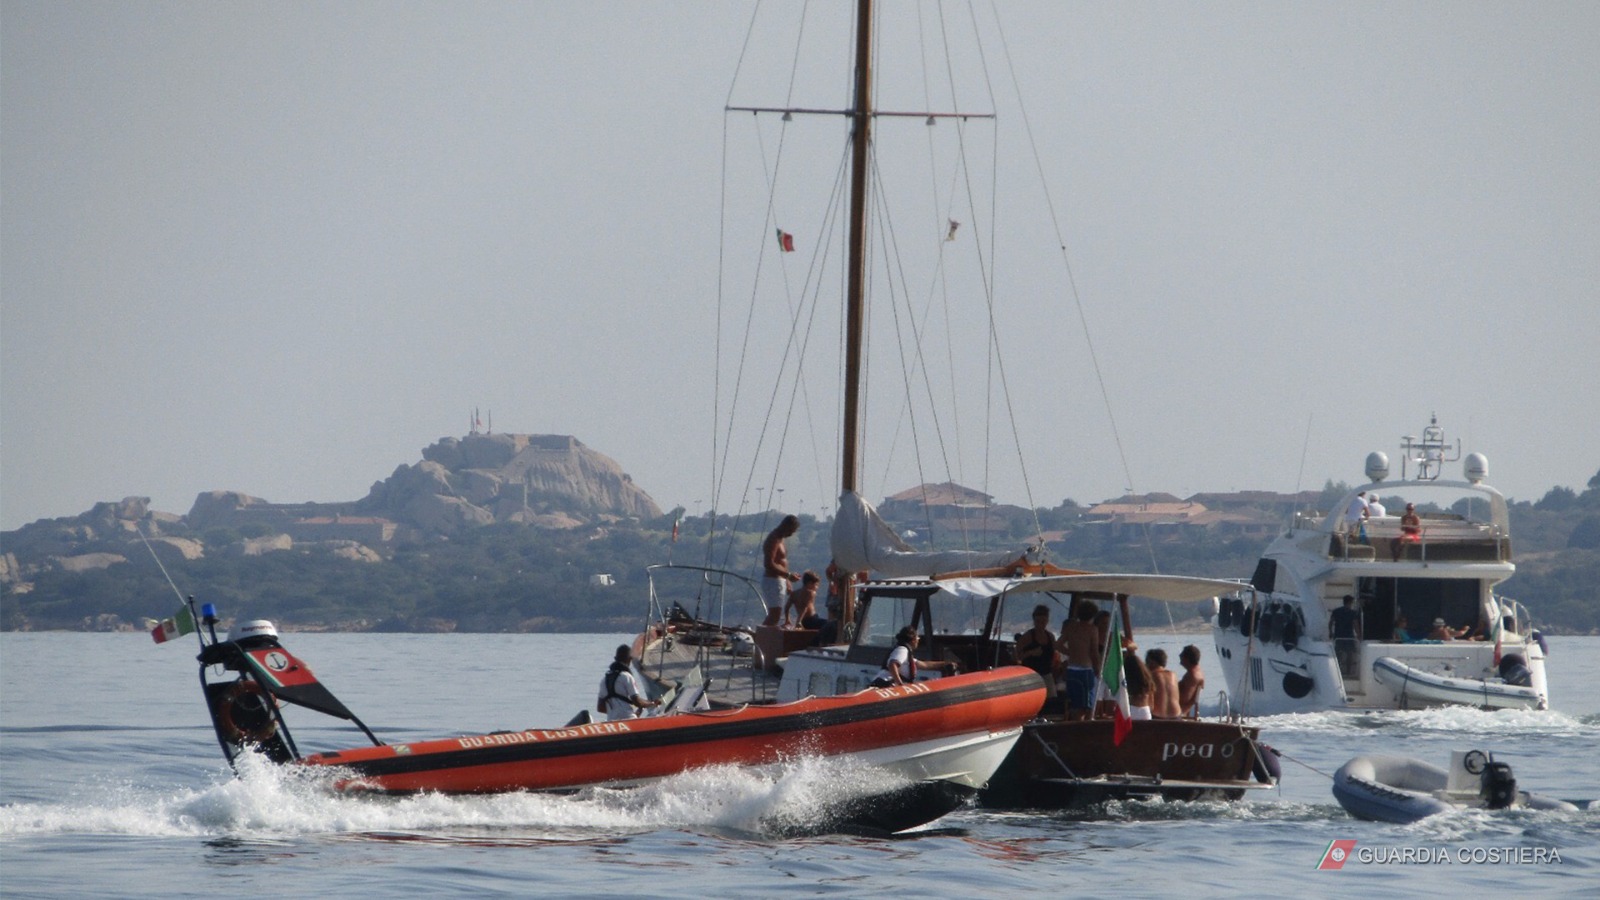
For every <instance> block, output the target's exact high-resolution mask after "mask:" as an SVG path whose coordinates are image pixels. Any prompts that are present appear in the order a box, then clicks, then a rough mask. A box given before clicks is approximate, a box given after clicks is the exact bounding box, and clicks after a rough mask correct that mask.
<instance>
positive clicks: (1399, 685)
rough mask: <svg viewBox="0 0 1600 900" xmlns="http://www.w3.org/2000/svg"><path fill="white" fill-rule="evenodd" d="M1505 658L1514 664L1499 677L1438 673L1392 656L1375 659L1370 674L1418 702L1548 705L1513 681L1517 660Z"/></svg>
mask: <svg viewBox="0 0 1600 900" xmlns="http://www.w3.org/2000/svg"><path fill="white" fill-rule="evenodd" d="M1517 659H1520V657H1517ZM1506 660H1507V661H1510V662H1512V663H1513V665H1512V666H1509V667H1508V666H1505V665H1502V666H1501V669H1502V677H1501V678H1500V679H1498V680H1491V679H1487V678H1456V677H1453V676H1450V675H1440V674H1438V673H1435V672H1428V671H1425V670H1423V669H1418V668H1415V667H1413V666H1408V665H1406V664H1405V663H1403V662H1400V661H1399V660H1397V659H1395V658H1394V657H1392V656H1382V657H1379V658H1378V659H1376V660H1374V661H1373V663H1372V675H1373V677H1374V678H1376V679H1377V680H1378V683H1379V684H1382V685H1383V686H1385V687H1387V688H1389V689H1390V690H1392V691H1394V692H1395V693H1396V694H1399V695H1400V696H1401V697H1403V698H1408V699H1410V700H1411V701H1412V703H1414V704H1415V705H1417V706H1437V705H1442V704H1462V705H1465V706H1477V707H1481V708H1483V709H1544V708H1545V707H1546V705H1547V702H1546V700H1545V698H1544V695H1542V694H1540V693H1539V691H1538V689H1537V688H1534V687H1532V686H1529V685H1526V684H1516V683H1515V681H1516V680H1517V679H1516V678H1515V677H1514V676H1512V675H1511V672H1512V671H1515V668H1514V667H1515V663H1516V660H1513V659H1512V655H1511V654H1508V655H1507V657H1506ZM1508 670H1510V671H1508ZM1508 676H1509V677H1508Z"/></svg>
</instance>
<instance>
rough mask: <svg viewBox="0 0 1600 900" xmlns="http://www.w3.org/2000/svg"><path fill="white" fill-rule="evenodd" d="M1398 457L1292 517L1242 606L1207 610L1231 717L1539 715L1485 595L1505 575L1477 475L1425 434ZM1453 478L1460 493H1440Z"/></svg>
mask: <svg viewBox="0 0 1600 900" xmlns="http://www.w3.org/2000/svg"><path fill="white" fill-rule="evenodd" d="M1401 451H1402V455H1401V457H1400V479H1399V480H1398V481H1389V480H1388V477H1389V458H1388V456H1387V455H1386V454H1384V453H1382V452H1374V453H1372V454H1369V455H1368V457H1367V466H1366V474H1367V478H1368V483H1367V484H1364V485H1362V486H1360V487H1358V488H1354V489H1352V490H1351V491H1350V492H1349V493H1347V494H1346V495H1345V496H1343V497H1341V498H1340V499H1339V500H1338V501H1337V502H1336V503H1335V504H1334V505H1333V507H1332V508H1331V509H1329V510H1327V511H1325V512H1322V513H1297V514H1296V515H1295V517H1294V519H1293V521H1292V522H1291V523H1290V524H1289V526H1288V528H1287V529H1286V530H1285V531H1284V533H1283V534H1281V535H1279V536H1278V537H1277V538H1276V539H1275V540H1274V541H1273V542H1272V543H1271V545H1269V546H1268V547H1267V550H1266V552H1265V554H1263V555H1262V557H1261V560H1260V562H1259V563H1258V564H1257V566H1256V570H1255V574H1254V575H1253V577H1252V578H1251V579H1250V583H1251V586H1252V588H1253V590H1246V591H1240V592H1238V593H1236V594H1234V595H1232V596H1229V597H1225V598H1222V599H1221V600H1220V601H1219V602H1218V604H1217V608H1216V611H1215V614H1214V616H1213V617H1212V626H1213V634H1214V636H1215V638H1216V645H1217V655H1218V657H1219V661H1220V663H1221V665H1222V668H1223V671H1224V674H1225V675H1226V677H1227V681H1228V691H1229V696H1230V698H1231V701H1232V703H1233V704H1234V705H1235V706H1236V707H1237V708H1238V709H1239V711H1241V712H1245V713H1247V714H1251V715H1271V714H1276V713H1288V712H1307V711H1312V710H1324V709H1340V708H1352V709H1406V708H1415V707H1423V706H1442V705H1450V704H1460V705H1465V706H1476V707H1481V708H1488V709H1502V708H1513V709H1545V708H1548V706H1549V688H1548V686H1547V683H1546V680H1545V657H1546V652H1545V645H1544V642H1543V640H1542V638H1541V637H1540V635H1539V633H1538V632H1537V631H1535V630H1534V627H1533V621H1532V617H1531V616H1530V615H1529V613H1528V611H1527V610H1526V609H1525V608H1524V607H1523V606H1522V605H1521V604H1520V603H1518V602H1516V601H1515V600H1511V599H1509V598H1507V597H1503V596H1501V595H1499V594H1498V593H1496V588H1497V586H1498V585H1499V584H1500V583H1501V582H1503V581H1505V580H1506V579H1508V578H1510V577H1511V576H1512V574H1514V573H1515V571H1516V566H1515V565H1514V564H1513V563H1512V553H1511V528H1510V521H1509V518H1508V514H1507V510H1506V500H1505V497H1504V496H1502V495H1501V494H1500V492H1499V491H1497V490H1495V489H1494V488H1492V487H1490V486H1489V485H1488V484H1487V483H1486V478H1487V476H1488V461H1487V460H1486V459H1485V458H1484V456H1483V455H1482V454H1479V453H1471V454H1468V455H1467V456H1466V457H1465V459H1464V460H1463V458H1462V455H1461V446H1460V442H1459V441H1456V442H1454V443H1451V442H1448V441H1447V440H1446V439H1445V436H1444V429H1443V428H1442V427H1440V425H1439V424H1438V420H1437V418H1434V419H1433V421H1432V422H1431V423H1430V424H1429V425H1428V427H1427V428H1425V429H1424V430H1423V432H1422V437H1421V438H1420V439H1419V438H1416V437H1411V436H1407V437H1405V438H1404V439H1402V443H1401ZM1455 462H1461V463H1462V473H1463V476H1464V480H1459V481H1456V480H1448V479H1446V478H1444V477H1443V475H1444V471H1445V466H1446V465H1447V464H1451V463H1455ZM1346 598H1349V599H1350V601H1351V602H1350V604H1349V610H1350V611H1349V612H1343V611H1342V610H1343V609H1344V608H1345V607H1346V603H1345V601H1346ZM1344 623H1348V624H1344ZM1341 625H1344V627H1342V628H1341ZM1341 634H1342V635H1345V637H1343V639H1342V640H1341V638H1340V635H1341Z"/></svg>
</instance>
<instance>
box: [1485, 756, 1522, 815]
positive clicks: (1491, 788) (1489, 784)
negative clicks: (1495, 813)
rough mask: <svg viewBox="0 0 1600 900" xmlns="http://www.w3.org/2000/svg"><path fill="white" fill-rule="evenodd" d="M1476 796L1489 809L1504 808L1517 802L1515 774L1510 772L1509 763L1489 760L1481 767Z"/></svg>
mask: <svg viewBox="0 0 1600 900" xmlns="http://www.w3.org/2000/svg"><path fill="white" fill-rule="evenodd" d="M1478 797H1479V798H1480V799H1481V800H1483V805H1484V806H1486V807H1488V808H1489V809H1506V808H1507V807H1509V806H1511V804H1513V803H1515V802H1517V776H1515V775H1513V774H1512V773H1511V764H1510V763H1503V762H1494V761H1493V760H1490V761H1489V762H1488V763H1487V764H1486V765H1485V766H1484V767H1483V776H1482V779H1481V780H1480V781H1479V783H1478Z"/></svg>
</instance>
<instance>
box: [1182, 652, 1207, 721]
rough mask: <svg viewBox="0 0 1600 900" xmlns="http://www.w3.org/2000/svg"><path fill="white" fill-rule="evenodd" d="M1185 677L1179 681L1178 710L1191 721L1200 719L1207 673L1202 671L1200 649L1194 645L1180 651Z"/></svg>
mask: <svg viewBox="0 0 1600 900" xmlns="http://www.w3.org/2000/svg"><path fill="white" fill-rule="evenodd" d="M1178 662H1179V663H1181V664H1182V665H1183V677H1182V678H1180V679H1178V710H1179V712H1180V714H1182V715H1184V716H1188V717H1189V718H1191V719H1198V718H1200V692H1201V691H1203V690H1205V689H1206V676H1205V673H1203V672H1201V671H1200V648H1199V647H1196V646H1195V645H1193V644H1190V645H1188V646H1186V647H1184V648H1183V649H1182V650H1180V651H1178Z"/></svg>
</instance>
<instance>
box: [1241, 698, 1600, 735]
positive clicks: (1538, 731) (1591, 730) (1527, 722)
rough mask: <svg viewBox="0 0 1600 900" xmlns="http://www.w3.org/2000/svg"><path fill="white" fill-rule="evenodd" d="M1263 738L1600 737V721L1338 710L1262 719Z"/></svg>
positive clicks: (1549, 715)
mask: <svg viewBox="0 0 1600 900" xmlns="http://www.w3.org/2000/svg"><path fill="white" fill-rule="evenodd" d="M1251 724H1253V725H1256V726H1258V727H1259V728H1260V729H1261V730H1262V733H1264V734H1266V733H1270V734H1273V735H1275V736H1281V735H1284V734H1345V735H1355V734H1361V733H1363V732H1380V733H1381V732H1393V733H1396V734H1408V735H1409V734H1438V735H1444V736H1451V737H1458V736H1459V737H1473V738H1493V737H1536V736H1540V737H1542V736H1549V737H1585V736H1587V737H1600V717H1597V716H1581V717H1575V716H1569V715H1565V714H1563V713H1560V712H1556V711H1553V710H1526V709H1522V710H1519V709H1501V710H1482V709H1474V708H1471V707H1466V706H1448V707H1436V708H1431V709H1414V710H1383V711H1380V712H1352V711H1345V710H1332V711H1326V712H1314V713H1287V714H1284V715H1277V716H1258V717H1256V718H1254V719H1252V720H1251Z"/></svg>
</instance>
